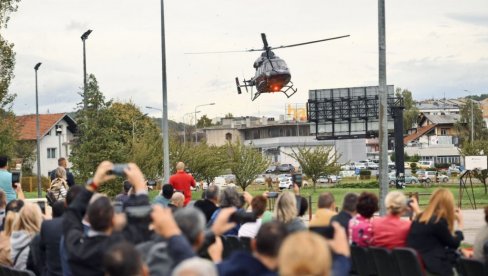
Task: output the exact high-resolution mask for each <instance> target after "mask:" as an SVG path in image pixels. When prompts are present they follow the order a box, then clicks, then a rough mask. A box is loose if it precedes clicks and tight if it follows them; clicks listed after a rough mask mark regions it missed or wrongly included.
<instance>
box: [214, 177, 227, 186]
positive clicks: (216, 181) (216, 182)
mask: <svg viewBox="0 0 488 276" xmlns="http://www.w3.org/2000/svg"><path fill="white" fill-rule="evenodd" d="M212 184H214V185H217V186H219V187H223V186H225V185H227V182H225V178H224V177H222V176H217V177H216V178H214V181H213V182H212Z"/></svg>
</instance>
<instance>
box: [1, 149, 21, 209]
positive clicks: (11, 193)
mask: <svg viewBox="0 0 488 276" xmlns="http://www.w3.org/2000/svg"><path fill="white" fill-rule="evenodd" d="M7 167H8V157H7V156H5V155H1V156H0V189H2V190H3V191H4V192H5V194H6V196H7V203H9V202H10V201H12V200H14V199H16V197H17V196H16V193H15V189H14V187H13V183H12V174H11V173H10V172H8V171H7Z"/></svg>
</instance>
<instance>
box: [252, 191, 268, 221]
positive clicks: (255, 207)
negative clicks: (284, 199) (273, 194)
mask: <svg viewBox="0 0 488 276" xmlns="http://www.w3.org/2000/svg"><path fill="white" fill-rule="evenodd" d="M267 206H268V200H267V199H266V197H264V196H262V195H258V196H255V197H253V199H252V200H251V209H252V212H253V213H254V214H256V216H257V217H258V218H260V217H261V216H262V215H263V214H264V212H266V207H267Z"/></svg>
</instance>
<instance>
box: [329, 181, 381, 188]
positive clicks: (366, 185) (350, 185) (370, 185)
mask: <svg viewBox="0 0 488 276" xmlns="http://www.w3.org/2000/svg"><path fill="white" fill-rule="evenodd" d="M378 187H379V184H378V181H376V180H373V181H368V182H354V183H338V184H336V185H335V186H334V188H341V189H343V188H347V189H376V188H378Z"/></svg>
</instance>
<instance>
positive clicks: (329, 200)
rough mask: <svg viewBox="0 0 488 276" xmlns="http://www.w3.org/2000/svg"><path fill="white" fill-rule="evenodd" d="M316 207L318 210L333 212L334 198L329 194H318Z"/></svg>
mask: <svg viewBox="0 0 488 276" xmlns="http://www.w3.org/2000/svg"><path fill="white" fill-rule="evenodd" d="M317 207H318V208H319V209H330V210H335V198H334V196H333V195H332V194H331V193H329V192H326V193H322V194H320V195H319V199H318V201H317Z"/></svg>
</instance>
